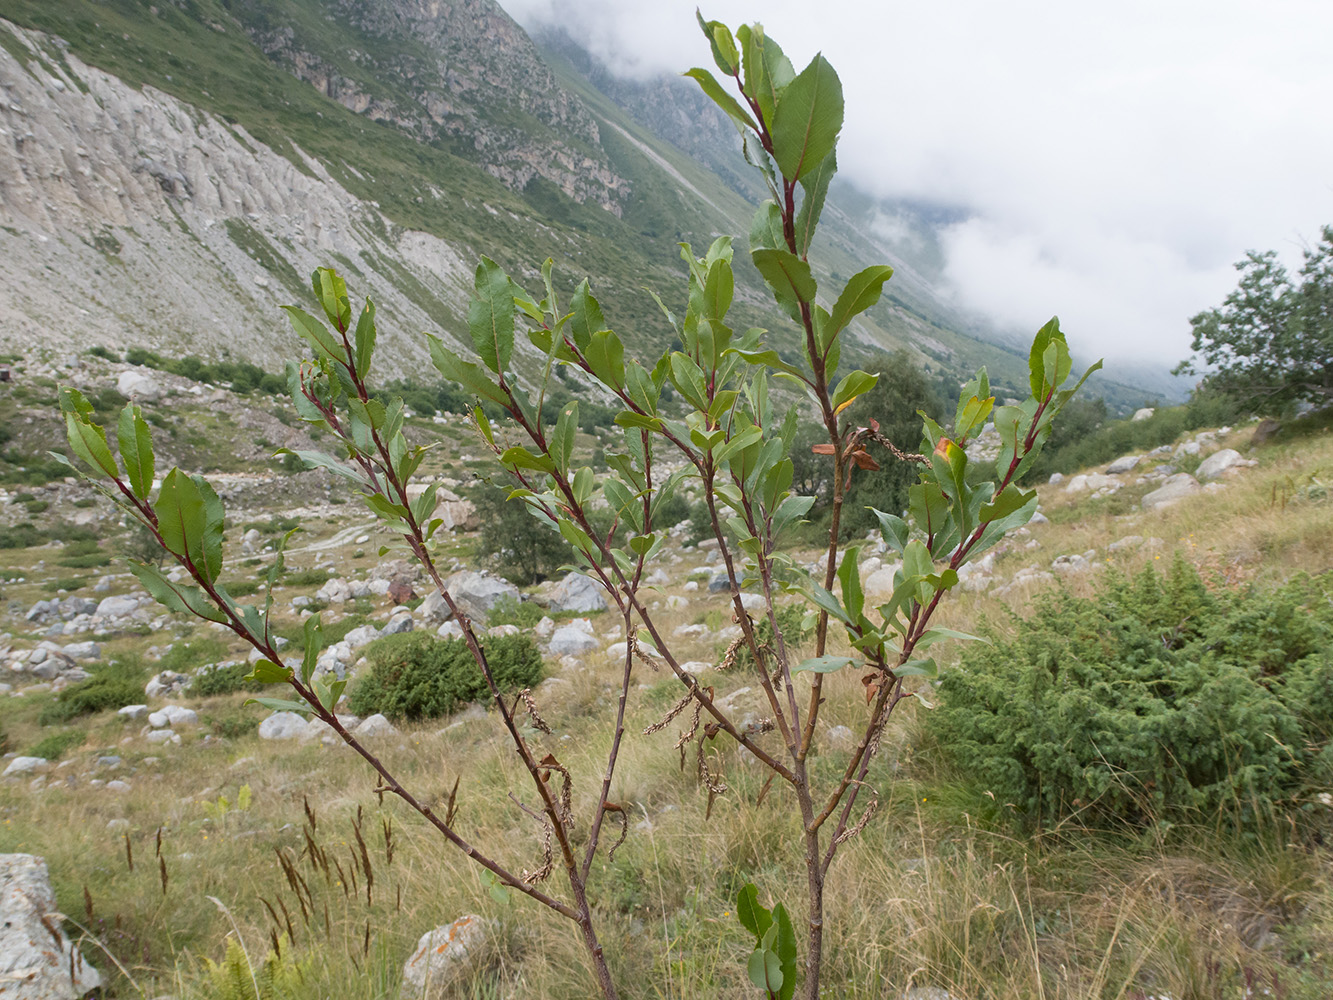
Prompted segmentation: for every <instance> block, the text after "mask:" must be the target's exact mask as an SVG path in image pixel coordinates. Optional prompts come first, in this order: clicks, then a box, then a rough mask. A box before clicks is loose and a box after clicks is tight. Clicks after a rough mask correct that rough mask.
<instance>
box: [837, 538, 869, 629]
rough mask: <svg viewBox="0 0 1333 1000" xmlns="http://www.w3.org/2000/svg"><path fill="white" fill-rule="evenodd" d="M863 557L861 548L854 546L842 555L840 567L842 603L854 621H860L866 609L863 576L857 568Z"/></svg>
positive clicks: (839, 578)
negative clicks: (862, 587) (863, 610)
mask: <svg viewBox="0 0 1333 1000" xmlns="http://www.w3.org/2000/svg"><path fill="white" fill-rule="evenodd" d="M860 555H861V548H860V546H856V545H853V546H852V547H851V548H849V549H848V550H847V551H846V552H844V553H843V555H842V562H841V563H839V565H838V582H839V583H841V584H842V603H843V605H844V606H845V607H846V608H847V615H848V617H850V618H851V619H852V621H854V622H855V621H860V619H861V610H862V609H863V608H864V607H865V595H864V594H863V593H862V592H861V574H860V570H859V568H858V566H857V563H858V561H859V558H860Z"/></svg>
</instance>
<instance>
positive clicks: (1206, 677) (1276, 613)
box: [926, 560, 1333, 827]
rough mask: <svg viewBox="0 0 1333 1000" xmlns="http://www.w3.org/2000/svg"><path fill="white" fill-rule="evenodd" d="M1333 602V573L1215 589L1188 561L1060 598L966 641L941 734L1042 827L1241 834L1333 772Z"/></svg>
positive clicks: (941, 740)
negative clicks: (1218, 825) (1217, 820)
mask: <svg viewBox="0 0 1333 1000" xmlns="http://www.w3.org/2000/svg"><path fill="white" fill-rule="evenodd" d="M1330 594H1333V574H1325V575H1324V576H1322V577H1319V578H1316V579H1311V578H1309V577H1304V576H1302V577H1298V578H1296V579H1293V580H1292V581H1290V582H1289V583H1287V584H1285V585H1284V586H1282V587H1280V588H1277V589H1276V590H1271V591H1268V592H1262V591H1258V590H1255V591H1250V592H1243V593H1242V592H1231V591H1223V592H1220V593H1213V592H1210V591H1209V590H1208V589H1207V588H1206V587H1205V586H1204V584H1203V582H1202V581H1201V579H1200V578H1199V576H1198V574H1197V573H1196V572H1195V570H1194V569H1193V568H1192V567H1190V566H1189V565H1187V564H1186V563H1184V562H1183V561H1181V560H1177V562H1176V564H1175V565H1174V566H1173V567H1172V569H1171V570H1170V572H1169V573H1167V574H1166V575H1164V576H1159V575H1158V574H1157V573H1156V572H1155V571H1154V570H1153V569H1152V568H1151V567H1150V568H1148V569H1146V570H1144V572H1143V573H1142V574H1140V575H1139V576H1138V577H1137V578H1135V579H1133V580H1127V579H1125V578H1122V577H1114V576H1113V577H1111V578H1110V579H1109V580H1108V581H1107V582H1106V583H1105V584H1104V585H1103V586H1102V588H1101V590H1100V592H1099V593H1098V594H1097V595H1096V596H1095V597H1093V598H1079V597H1074V596H1071V595H1069V594H1067V593H1058V594H1054V595H1051V596H1050V597H1048V598H1047V599H1045V600H1044V601H1042V602H1040V603H1039V604H1038V606H1037V609H1036V611H1035V613H1034V614H1033V615H1032V616H1031V617H1030V618H1029V619H1027V620H1024V621H1019V620H1018V619H1017V618H1015V624H1016V626H1017V628H1016V630H1015V634H1014V635H1013V636H1012V637H1005V636H1002V635H1001V634H1000V633H999V631H998V630H997V629H991V630H990V638H991V639H992V640H993V644H992V645H990V646H985V645H982V644H979V643H978V644H972V645H971V646H969V648H968V649H967V650H966V652H965V653H964V655H963V659H962V663H961V664H960V665H959V666H958V667H957V668H956V669H954V670H952V671H950V672H948V673H946V674H945V675H944V677H943V679H942V680H941V682H940V697H941V705H940V707H939V708H938V709H937V710H936V711H934V712H932V713H930V714H929V715H928V716H927V717H926V728H927V732H928V734H929V735H930V736H931V737H933V739H934V741H935V742H936V743H937V745H938V746H939V748H940V751H941V752H942V753H943V754H944V755H945V756H946V757H947V758H948V759H950V760H951V761H952V762H953V763H954V764H955V765H956V766H957V767H958V769H959V771H960V772H961V773H962V774H964V775H966V776H967V777H968V779H969V780H971V781H973V782H975V783H976V784H978V785H979V786H980V787H981V789H982V790H983V791H990V792H992V793H993V794H995V795H996V796H997V797H999V799H1000V800H1001V801H1002V802H1006V803H1011V804H1013V805H1014V806H1015V807H1017V808H1018V809H1019V810H1020V811H1021V812H1022V813H1023V814H1024V815H1025V816H1026V817H1027V818H1028V819H1029V820H1031V821H1033V822H1049V821H1054V820H1058V819H1060V818H1063V817H1066V816H1069V815H1071V814H1073V813H1075V812H1078V813H1080V814H1081V816H1080V818H1081V819H1082V820H1083V821H1085V822H1091V823H1093V824H1114V823H1119V822H1127V823H1143V822H1145V821H1151V820H1154V819H1172V820H1179V819H1190V818H1192V819H1200V818H1203V817H1205V816H1206V817H1209V818H1212V817H1216V816H1219V815H1221V816H1223V817H1224V818H1225V819H1226V820H1227V821H1228V822H1230V823H1233V824H1234V825H1236V826H1239V827H1244V826H1246V825H1248V824H1250V823H1252V822H1253V820H1254V818H1255V816H1256V815H1257V814H1258V813H1261V812H1265V811H1267V810H1268V809H1269V808H1271V807H1272V806H1273V805H1274V804H1279V803H1282V802H1284V801H1290V800H1291V799H1292V798H1293V797H1297V796H1299V795H1300V794H1301V792H1302V791H1303V790H1304V789H1308V788H1310V787H1312V786H1315V785H1318V784H1319V783H1320V782H1321V781H1323V782H1325V783H1326V782H1327V777H1328V775H1329V773H1330V770H1331V769H1333V754H1331V753H1330V750H1329V748H1328V743H1329V737H1330V734H1331V730H1333V722H1330V720H1333V671H1330V666H1331V665H1333V604H1331V603H1330Z"/></svg>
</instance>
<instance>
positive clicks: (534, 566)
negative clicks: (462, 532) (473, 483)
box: [471, 483, 574, 584]
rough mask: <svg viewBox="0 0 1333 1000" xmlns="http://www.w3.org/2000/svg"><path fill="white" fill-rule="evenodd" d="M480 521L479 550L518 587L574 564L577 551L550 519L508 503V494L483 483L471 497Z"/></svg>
mask: <svg viewBox="0 0 1333 1000" xmlns="http://www.w3.org/2000/svg"><path fill="white" fill-rule="evenodd" d="M471 499H472V502H473V503H474V504H476V507H477V518H478V519H479V520H480V521H481V534H480V537H479V539H478V548H479V551H480V552H481V554H482V555H485V556H491V557H493V558H494V559H495V560H496V561H497V562H498V564H499V569H500V571H501V573H503V574H504V575H505V576H507V577H509V578H510V579H511V580H513V581H514V582H515V583H519V584H529V583H536V582H537V581H539V580H544V579H545V578H546V577H548V576H550V575H551V574H552V573H554V572H555V571H556V570H557V569H559V568H560V567H561V566H563V565H565V564H566V563H568V562H571V561H572V560H573V558H574V550H573V549H571V548H570V547H569V543H568V542H567V541H565V539H564V538H563V537H562V536H561V534H560V532H559V530H558V529H557V528H556V526H555V525H553V524H552V523H551V521H550V519H549V518H537V517H534V516H533V514H532V510H531V508H530V507H528V505H527V504H525V503H522V502H520V501H518V500H514V501H510V500H509V491H508V490H504V489H500V488H499V487H496V486H492V485H490V484H489V483H482V484H481V485H479V486H478V487H477V488H476V489H474V490H473V491H472V493H471Z"/></svg>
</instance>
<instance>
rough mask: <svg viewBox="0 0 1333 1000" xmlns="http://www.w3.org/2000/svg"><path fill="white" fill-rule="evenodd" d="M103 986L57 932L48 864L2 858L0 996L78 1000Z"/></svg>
mask: <svg viewBox="0 0 1333 1000" xmlns="http://www.w3.org/2000/svg"><path fill="white" fill-rule="evenodd" d="M101 986H102V977H101V975H100V974H99V973H98V971H97V970H96V969H95V968H93V967H92V966H91V965H89V964H88V963H87V962H86V961H84V958H83V955H81V954H80V953H79V951H78V949H76V948H75V947H74V946H73V945H72V944H71V943H70V941H69V938H67V937H66V936H65V932H64V931H63V930H62V929H61V918H60V916H59V911H58V910H57V909H56V899H55V893H54V892H52V890H51V879H50V876H49V875H48V873H47V870H46V862H45V861H44V860H43V859H42V858H39V857H35V856H34V855H31V854H0V997H6V998H8V997H13V998H15V1000H18V998H22V1000H76V998H79V997H84V996H87V995H88V994H90V993H92V992H93V991H94V990H98V989H100V988H101Z"/></svg>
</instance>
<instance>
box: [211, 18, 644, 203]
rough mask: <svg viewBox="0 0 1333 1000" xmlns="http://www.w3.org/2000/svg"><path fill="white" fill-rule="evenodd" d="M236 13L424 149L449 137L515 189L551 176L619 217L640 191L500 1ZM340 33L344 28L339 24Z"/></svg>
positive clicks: (270, 46) (349, 103)
mask: <svg viewBox="0 0 1333 1000" xmlns="http://www.w3.org/2000/svg"><path fill="white" fill-rule="evenodd" d="M325 6H326V7H327V8H328V13H327V15H326V17H324V18H320V19H317V20H313V19H310V18H302V17H301V16H300V15H301V13H302V10H301V8H300V7H299V6H297V5H276V6H275V5H273V4H270V3H266V2H260V0H244V2H240V3H236V4H234V5H233V6H232V12H233V14H234V15H235V16H236V17H237V18H239V19H240V20H241V23H242V24H243V25H244V26H245V28H246V30H247V31H248V32H249V34H250V37H251V38H252V39H253V40H254V41H255V43H256V44H257V45H258V46H259V47H260V48H261V49H262V50H263V51H264V52H265V53H266V54H267V55H268V56H269V57H270V58H271V59H273V60H274V61H275V62H277V63H278V64H280V65H282V66H285V67H286V68H287V69H288V70H289V71H290V72H292V73H293V74H294V75H296V76H297V77H299V78H300V79H302V80H305V81H306V82H308V83H310V84H311V85H312V86H314V87H315V88H316V89H318V90H319V91H320V92H321V93H323V94H324V95H326V96H327V97H330V98H332V99H333V100H336V101H338V102H339V103H340V104H342V105H343V106H344V107H347V108H349V109H351V110H352V111H355V112H357V113H359V114H364V115H366V116H368V117H370V118H373V119H375V120H378V121H387V122H392V123H393V124H395V125H397V126H398V127H400V128H403V129H405V130H406V131H408V132H410V133H412V134H413V135H415V136H417V137H418V138H419V139H422V140H425V141H433V140H436V139H438V138H441V137H448V138H449V139H451V140H452V141H453V142H454V143H455V145H456V146H460V147H462V148H463V149H464V150H465V152H466V155H467V156H468V158H470V159H473V160H475V161H476V162H478V163H480V164H481V166H482V168H483V169H484V170H486V171H487V172H488V173H490V174H491V175H492V176H493V177H496V178H498V179H499V180H500V181H501V182H502V183H504V184H505V185H506V186H508V187H510V188H512V189H513V190H516V191H522V190H523V189H524V188H526V187H527V186H528V184H529V183H531V182H532V180H533V179H534V178H543V179H545V180H547V181H549V182H551V183H552V184H554V185H555V186H556V187H558V188H559V189H560V190H561V191H563V192H564V193H565V194H566V195H568V196H569V197H570V198H572V199H574V200H575V201H577V202H580V203H592V204H595V205H598V206H600V207H601V208H603V209H605V210H607V211H608V212H611V213H613V214H614V215H616V216H620V215H621V214H622V212H623V210H624V202H625V199H626V198H627V197H628V195H629V190H630V185H629V182H628V181H627V180H626V179H625V178H623V177H621V176H619V175H618V174H617V173H616V172H615V171H614V170H613V169H612V168H611V166H610V164H609V161H608V159H607V157H606V154H605V153H604V151H603V150H602V149H601V147H600V146H599V138H600V137H599V131H598V125H597V122H596V120H595V119H594V118H593V116H592V114H591V113H590V112H589V111H588V109H587V108H586V107H585V106H584V105H583V103H582V102H581V101H579V100H578V99H577V98H576V97H574V96H573V95H571V94H570V93H569V92H568V91H566V90H565V89H564V88H563V87H562V86H560V84H559V83H558V82H557V81H556V79H555V77H554V76H553V75H552V74H551V71H550V69H549V68H548V67H547V65H546V64H545V63H544V62H543V61H542V58H541V56H540V54H539V53H538V52H537V49H536V47H535V46H534V45H533V44H532V41H531V39H529V38H528V36H527V35H526V34H525V33H524V32H523V29H522V28H520V27H519V26H518V25H517V24H516V23H514V21H513V20H512V19H511V18H510V17H509V15H507V14H506V13H505V12H504V11H503V10H502V9H501V8H500V6H499V5H498V4H497V3H495V2H494V0H333V2H331V3H328V4H326V5H325ZM335 26H336V27H335Z"/></svg>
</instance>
